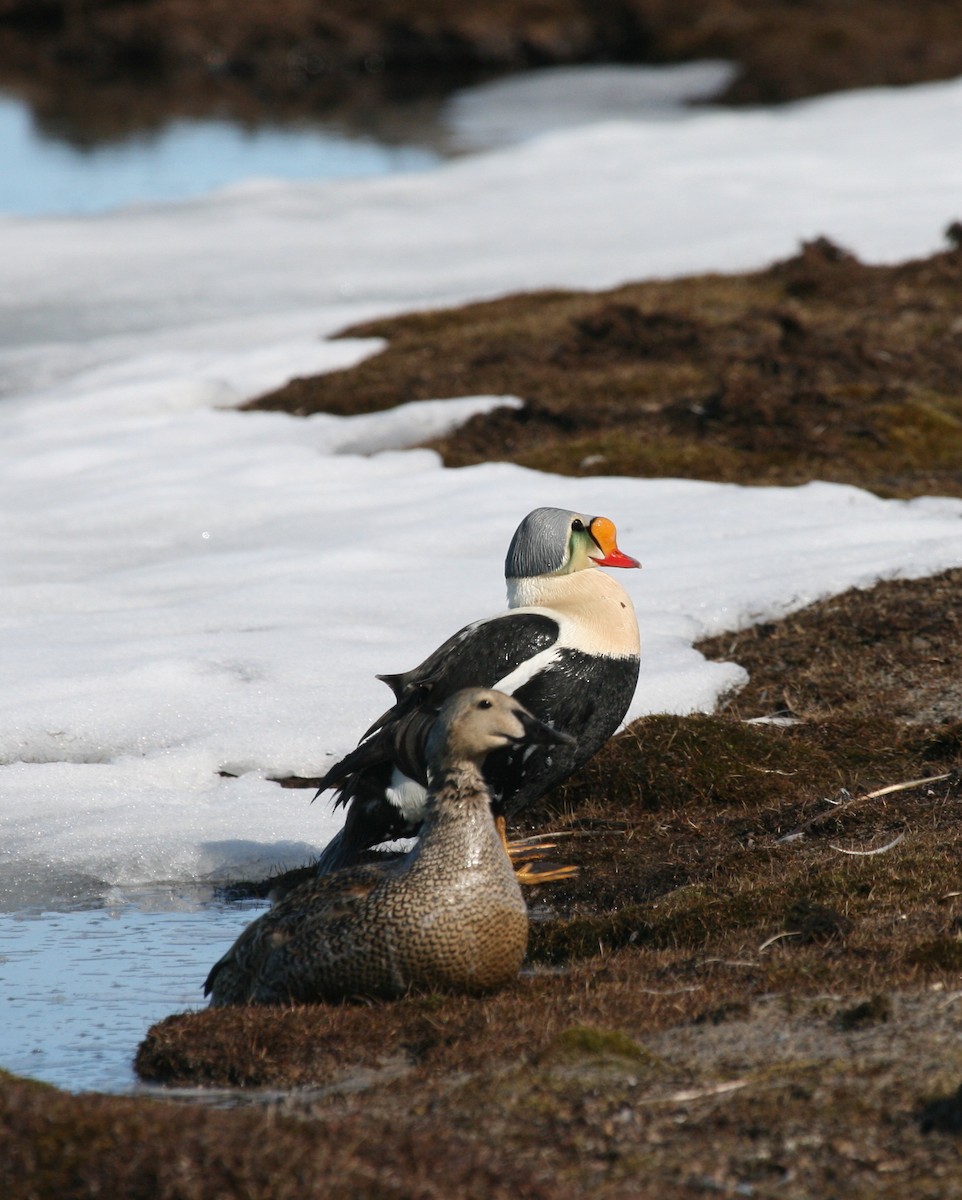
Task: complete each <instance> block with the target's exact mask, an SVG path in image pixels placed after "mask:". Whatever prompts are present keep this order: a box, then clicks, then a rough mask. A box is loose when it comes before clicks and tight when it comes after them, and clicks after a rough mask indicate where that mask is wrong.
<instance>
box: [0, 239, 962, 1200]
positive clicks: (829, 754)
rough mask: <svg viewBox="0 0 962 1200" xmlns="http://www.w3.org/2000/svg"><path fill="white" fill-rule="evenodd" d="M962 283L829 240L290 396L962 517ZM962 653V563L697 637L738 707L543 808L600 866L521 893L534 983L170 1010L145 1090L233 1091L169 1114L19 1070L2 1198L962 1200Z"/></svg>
mask: <svg viewBox="0 0 962 1200" xmlns="http://www.w3.org/2000/svg"><path fill="white" fill-rule="evenodd" d="M960 285H962V253H960V251H959V249H958V248H957V247H954V246H953V248H951V249H949V250H947V251H946V252H944V253H942V254H938V255H934V256H933V257H931V258H930V259H927V260H924V261H922V262H916V263H907V264H903V265H901V266H898V267H887V268H880V267H867V266H865V265H863V264H860V263H858V262H857V261H856V260H855V259H853V258H852V257H851V256H850V255H847V254H845V252H844V251H842V250H840V249H839V248H838V247H833V246H831V245H830V244H828V243H825V242H817V243H813V244H812V245H810V246H807V247H805V248H804V249H803V250H802V251H801V252H800V253H799V254H798V255H797V256H796V257H795V258H793V259H792V260H791V261H790V262H787V263H781V264H778V265H776V266H774V267H772V268H771V269H770V270H768V271H764V272H759V273H756V274H753V275H745V276H732V277H722V276H708V277H701V278H697V279H687V280H678V281H674V282H655V283H644V284H635V285H631V286H630V287H626V288H621V289H618V291H617V292H613V293H604V294H601V293H590V294H589V293H563V294H561V293H552V294H548V295H545V294H541V295H534V296H516V297H508V298H506V299H504V300H500V301H496V302H493V303H491V304H484V305H472V306H468V307H467V308H465V309H460V310H455V311H451V312H442V313H431V314H416V315H412V316H409V317H403V318H396V319H392V320H390V321H383V322H374V323H371V324H370V325H368V326H366V327H365V331H366V332H377V333H378V334H379V335H381V336H384V337H386V338H388V341H389V344H388V348H387V349H386V350H385V351H384V352H383V353H382V354H381V355H379V356H378V357H377V358H375V359H372V360H369V361H368V362H367V363H362V364H360V365H359V366H357V367H355V368H353V369H352V370H351V371H349V372H341V373H338V374H335V375H331V376H325V377H323V378H321V379H316V380H303V381H299V382H297V383H296V384H294V385H291V387H290V388H288V389H285V390H283V391H282V392H281V393H276V394H275V395H274V396H272V397H270V398H268V399H267V400H266V401H264V402H263V403H265V404H267V405H270V406H273V407H281V406H287V407H289V408H290V409H291V410H292V411H314V410H316V409H319V408H325V407H326V408H327V409H328V410H329V411H334V412H350V411H368V410H370V409H372V408H382V407H386V406H388V405H390V404H393V403H398V402H400V401H402V400H407V399H411V398H413V397H414V395H415V394H420V395H432V396H438V395H457V394H459V393H465V392H474V391H489V390H491V391H511V392H515V393H517V394H519V395H522V396H524V397H525V398H526V399H527V400H528V401H529V407H528V410H527V411H528V416H527V418H524V417H519V416H518V415H517V414H515V413H506V414H494V415H492V416H490V417H487V418H477V419H475V420H474V421H473V422H471V423H470V424H469V426H468V427H466V428H465V429H464V430H462V431H459V433H457V434H455V435H452V436H451V437H450V438H448V439H446V440H445V441H444V442H442V443H440V444H439V449H440V450H441V451H442V453H443V454H444V455H445V457H446V459H447V460H448V461H449V462H452V463H459V462H472V461H478V460H479V459H480V458H482V457H485V456H488V457H494V458H505V459H512V460H514V461H520V462H528V463H531V464H533V465H542V466H545V467H550V469H552V470H563V471H564V470H566V471H568V472H569V473H573V474H579V473H586V472H590V471H592V470H595V469H598V468H603V469H604V470H605V471H606V473H607V472H613V471H617V472H622V471H623V472H625V473H628V474H672V473H679V470H680V468H681V467H684V466H685V465H686V464H687V467H688V469H687V470H685V471H683V472H682V473H686V474H692V475H699V476H702V477H707V478H723V479H733V480H738V481H740V482H748V483H752V482H761V481H764V482H801V481H803V480H804V479H808V478H812V477H816V476H817V477H823V478H825V477H827V478H833V479H838V480H842V481H844V482H848V483H852V484H858V485H860V486H865V487H870V488H874V489H875V490H876V491H878V492H880V493H881V494H885V495H913V494H917V493H919V492H940V493H943V494H952V495H956V496H958V495H962V467H960V463H962V399H960V397H962V386H960V385H962V358H960V352H962V326H960V324H959V317H958V313H959V312H962V307H960V304H959V301H960V296H959V289H960ZM596 454H600V455H603V456H604V463H603V464H600V463H598V462H596V461H592V456H593V455H596ZM960 642H962V569H960V570H953V571H947V572H944V573H943V574H941V575H938V576H936V577H934V578H931V579H923V580H914V581H906V580H890V581H885V582H882V583H879V584H878V585H876V586H875V587H872V588H869V589H865V590H856V591H851V592H848V593H845V594H844V595H842V596H836V597H833V598H830V599H827V600H824V601H821V602H819V603H817V604H814V605H812V606H811V607H809V608H807V609H804V610H802V611H800V612H798V613H795V614H794V615H792V616H790V617H787V618H785V619H784V620H782V621H778V622H769V623H766V624H764V625H759V626H757V627H755V628H752V629H748V630H745V631H742V632H739V633H736V634H729V635H725V636H723V637H719V638H715V639H712V640H711V641H707V642H705V643H703V644H702V645H701V646H700V647H699V649H700V650H701V652H702V653H704V654H705V655H706V656H708V657H710V658H714V659H727V660H735V661H737V662H739V663H741V664H742V665H743V666H745V667H746V669H747V670H748V673H749V676H750V678H749V682H748V683H747V684H746V685H745V687H744V688H743V689H741V690H740V691H739V692H738V693H737V694H732V695H730V696H728V697H726V698H725V699H724V701H723V703H722V704H721V705H720V707H719V711H718V712H716V713H715V714H713V715H709V716H692V717H687V718H682V717H669V716H653V717H649V718H646V719H644V720H641V721H638V722H635V723H634V724H633V725H632V726H631V727H630V728H629V729H628V730H626V731H625V732H624V733H623V734H621V735H620V736H619V737H617V738H615V739H613V740H612V741H611V742H610V743H609V744H608V745H607V746H606V747H605V748H604V749H603V751H602V752H601V753H600V754H599V755H598V756H597V757H596V758H595V759H594V760H593V761H592V762H591V763H589V764H587V766H586V767H585V768H583V769H582V771H580V772H579V773H578V775H577V776H575V777H573V778H572V779H571V780H569V781H568V782H567V783H566V784H565V785H564V786H563V787H561V788H559V789H557V790H556V791H555V792H554V793H552V794H550V795H548V796H546V797H544V798H543V799H542V800H541V801H540V802H539V803H538V804H537V805H536V806H534V807H532V808H530V809H528V810H527V811H526V812H525V813H524V820H523V822H522V823H521V825H519V827H518V829H517V830H516V831H515V832H517V833H519V834H520V833H524V832H528V831H535V830H538V831H543V830H546V829H551V830H556V831H558V833H559V835H560V836H559V840H558V850H557V852H556V853H557V854H558V856H559V857H560V858H562V859H563V860H564V861H568V862H574V863H577V864H578V865H579V866H580V868H581V870H580V874H579V875H578V876H577V877H576V878H574V879H572V880H569V881H566V882H564V883H558V884H553V885H543V886H541V887H537V888H532V889H530V890H529V891H528V899H529V904H530V908H531V912H532V939H531V950H530V954H529V959H528V963H527V965H526V968H525V970H524V972H523V974H522V977H521V978H520V979H519V980H518V981H517V983H516V984H514V985H513V986H512V987H509V988H507V989H505V990H504V991H502V992H500V993H498V994H496V995H492V996H488V997H482V998H464V997H456V996H442V995H427V996H412V997H410V998H408V999H406V1000H403V1001H400V1002H396V1003H389V1004H372V1005H361V1004H349V1005H341V1006H316V1007H302V1008H294V1009H290V1010H277V1011H272V1010H266V1011H263V1010H262V1011H258V1010H245V1009H240V1010H236V1011H230V1010H217V1011H203V1012H197V1013H188V1014H174V1015H172V1016H170V1017H169V1018H167V1019H166V1020H165V1021H162V1022H160V1023H159V1024H157V1025H156V1026H154V1027H153V1028H152V1029H151V1030H150V1032H149V1034H148V1036H147V1038H146V1039H145V1041H144V1042H143V1044H142V1045H141V1046H140V1048H139V1050H138V1052H137V1058H136V1067H137V1071H138V1072H139V1074H140V1075H141V1077H142V1078H143V1079H145V1080H148V1081H152V1082H155V1083H158V1084H165V1085H168V1086H171V1085H176V1086H179V1087H182V1088H188V1089H192V1088H202V1089H204V1090H203V1091H201V1092H192V1091H188V1092H187V1093H186V1095H185V1096H182V1097H181V1098H180V1100H179V1102H178V1103H176V1104H175V1103H172V1102H170V1101H168V1102H161V1101H160V1100H159V1099H143V1098H140V1099H137V1098H110V1097H81V1098H75V1097H70V1096H66V1095H63V1094H61V1093H58V1092H56V1091H54V1090H52V1089H48V1088H43V1087H41V1086H39V1085H35V1084H31V1083H27V1082H25V1081H20V1080H13V1079H7V1080H3V1081H0V1191H2V1192H3V1194H9V1195H16V1196H24V1197H28V1196H29V1197H48V1196H50V1197H52V1196H57V1197H58V1198H62V1197H73V1196H77V1197H81V1196H82V1197H89V1196H93V1195H123V1196H125V1197H131V1198H135V1197H141V1196H143V1197H145V1198H146V1197H151V1198H153V1197H177V1198H180V1197H185V1198H186V1197H195V1196H196V1197H199V1196H211V1195H223V1196H235V1195H244V1196H247V1197H265V1198H266V1197H271V1198H275V1200H276V1198H278V1197H281V1198H283V1197H286V1196H292V1197H293V1196H297V1197H302V1196H305V1195H313V1194H320V1193H322V1192H323V1194H325V1195H331V1196H352V1197H353V1196H377V1197H381V1196H384V1197H387V1196H397V1197H402V1196H403V1197H435V1196H437V1197H441V1196H444V1197H448V1196H452V1195H464V1196H467V1197H474V1196H477V1197H498V1196H509V1195H510V1196H521V1197H527V1196H531V1197H552V1198H553V1197H571V1196H583V1195H584V1196H587V1195H591V1196H600V1197H651V1198H652V1200H656V1198H657V1200H662V1198H668V1200H671V1198H673V1197H683V1196H684V1197H691V1196H699V1195H721V1196H759V1197H789V1198H792V1200H802V1198H808V1197H825V1196H841V1195H844V1196H846V1197H882V1198H886V1197H891V1198H893V1200H894V1198H895V1197H899V1198H901V1197H904V1196H909V1195H911V1196H913V1197H931V1198H932V1200H935V1198H936V1197H937V1198H939V1200H942V1198H944V1197H952V1196H959V1195H962V1166H960V1160H959V1136H960V1133H962V1039H960V1033H962V867H960V860H959V845H960V836H962V682H960V679H962V676H960V673H959V670H958V660H959V647H960ZM289 782H293V783H296V782H297V781H289ZM184 1104H186V1105H187V1106H188V1107H187V1108H186V1110H185V1109H184V1108H183V1107H182V1105H184ZM231 1105H233V1106H234V1107H233V1108H231V1109H230V1111H225V1109H226V1108H227V1107H228V1106H231Z"/></svg>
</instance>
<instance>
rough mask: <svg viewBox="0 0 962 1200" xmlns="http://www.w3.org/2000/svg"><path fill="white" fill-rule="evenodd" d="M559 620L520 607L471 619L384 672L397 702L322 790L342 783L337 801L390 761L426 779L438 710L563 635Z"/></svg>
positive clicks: (327, 777)
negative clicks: (406, 664) (414, 662)
mask: <svg viewBox="0 0 962 1200" xmlns="http://www.w3.org/2000/svg"><path fill="white" fill-rule="evenodd" d="M558 635H559V628H558V622H557V621H556V620H555V619H554V618H553V617H550V616H547V615H546V614H544V613H533V612H526V611H524V610H523V609H518V610H515V611H514V612H506V613H503V614H501V615H499V616H497V617H491V618H489V619H487V620H483V621H475V622H474V623H473V624H471V625H466V626H465V627H464V628H463V629H460V630H459V631H458V632H457V633H455V634H454V635H453V636H452V637H450V638H448V640H447V641H446V642H444V644H443V645H441V646H439V647H438V648H437V650H435V651H434V653H433V654H431V655H429V656H428V657H427V658H426V659H425V660H424V662H422V663H421V664H420V665H419V666H417V667H414V668H413V670H410V671H405V672H402V673H401V674H399V675H380V676H378V678H379V679H383V680H384V681H385V683H387V684H388V686H389V687H390V688H391V689H392V691H393V692H394V695H395V697H396V703H395V704H394V705H393V706H392V707H391V708H389V709H388V710H387V712H385V713H383V714H382V715H381V716H380V717H378V719H377V720H376V721H375V722H374V724H373V725H372V726H371V727H370V729H368V731H367V732H366V733H365V734H364V736H363V738H362V739H361V742H360V744H359V745H358V746H357V747H356V749H354V750H352V751H351V752H350V754H348V755H346V756H345V757H344V758H343V759H341V760H340V762H337V763H335V764H334V766H332V767H331V768H330V770H329V771H328V772H327V774H326V775H325V776H324V778H323V779H322V780H321V781H320V784H319V785H318V795H319V794H320V793H321V792H323V791H326V790H327V789H328V788H338V789H340V795H339V796H338V799H337V803H338V804H346V803H348V801H349V800H350V799H351V798H352V796H353V795H354V794H355V793H356V791H357V786H356V785H357V781H358V779H359V777H360V776H362V775H363V774H364V773H365V772H369V771H378V769H379V768H384V767H385V765H386V764H388V763H390V764H391V766H392V769H393V767H394V766H397V767H398V768H399V769H400V770H401V771H402V772H403V773H404V774H405V775H407V776H408V777H409V778H411V779H416V780H418V782H420V783H426V778H425V773H424V748H425V745H426V743H427V739H428V735H429V734H430V732H431V726H432V725H433V723H434V718H435V717H436V716H437V712H438V709H439V708H440V706H441V705H442V704H443V703H444V701H445V700H447V699H448V697H449V696H453V695H454V693H455V692H457V691H460V690H461V688H465V687H492V686H494V684H496V683H497V682H498V681H499V680H501V679H503V678H504V677H505V676H506V675H509V674H510V673H511V672H512V671H513V670H515V669H516V668H517V667H520V666H521V665H522V664H523V663H525V662H527V661H528V659H530V658H532V657H533V656H534V655H535V654H539V653H541V652H542V651H544V650H549V649H550V648H551V647H552V646H553V645H554V644H555V643H556V642H557V640H558Z"/></svg>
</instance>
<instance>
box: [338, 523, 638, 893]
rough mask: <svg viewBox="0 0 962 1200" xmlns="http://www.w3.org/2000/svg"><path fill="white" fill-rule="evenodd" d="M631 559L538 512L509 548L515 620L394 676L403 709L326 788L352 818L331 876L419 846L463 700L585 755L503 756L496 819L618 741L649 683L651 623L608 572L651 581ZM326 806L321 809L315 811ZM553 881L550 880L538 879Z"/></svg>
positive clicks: (608, 540) (491, 775)
mask: <svg viewBox="0 0 962 1200" xmlns="http://www.w3.org/2000/svg"><path fill="white" fill-rule="evenodd" d="M639 565H640V564H639V563H638V561H637V560H636V559H634V558H629V557H628V555H626V554H623V553H622V552H621V551H620V550H619V549H618V544H617V535H616V531H615V526H614V525H613V524H612V522H611V521H609V520H608V519H607V518H606V517H589V516H584V515H582V514H581V513H574V512H567V511H566V510H564V509H560V508H537V509H535V510H534V512H532V513H529V514H528V516H526V517H525V519H524V520H523V521H522V522H521V524H520V525H519V526H518V528H517V530H516V531H515V534H514V537H513V538H512V539H511V544H510V546H509V547H508V554H507V558H506V559H505V577H506V582H507V586H508V610H507V611H506V612H503V613H500V614H499V615H498V616H495V617H491V618H488V619H486V620H481V621H475V622H474V623H473V624H471V625H466V626H465V627H464V628H463V629H461V630H460V631H459V632H458V633H456V634H454V635H453V637H450V638H449V639H448V640H447V641H446V642H445V643H444V644H443V645H442V646H440V647H439V648H438V649H437V650H435V652H434V653H433V654H432V655H430V657H428V658H426V659H425V660H424V662H423V663H421V665H420V666H418V667H415V668H414V669H413V670H411V671H407V672H404V673H403V674H399V675H380V676H378V678H379V679H383V680H384V682H385V683H387V684H388V685H389V686H390V688H391V689H392V690H393V692H394V695H395V697H396V703H395V704H394V706H393V707H392V708H390V709H389V710H388V711H387V712H386V713H384V715H383V716H381V717H380V718H379V719H378V720H377V721H376V722H375V723H374V724H373V725H372V726H371V728H370V729H369V730H368V731H367V733H366V734H365V735H364V737H363V738H362V740H361V742H360V744H359V745H358V747H357V748H356V749H355V750H353V751H352V752H351V753H350V754H348V755H347V756H346V757H345V758H344V759H342V760H341V761H340V762H338V763H336V764H335V765H334V766H333V767H331V768H330V770H329V771H328V772H327V774H326V775H325V776H324V778H323V779H321V780H320V781H319V782H320V786H319V788H318V792H317V795H320V794H321V792H323V791H325V790H326V789H328V788H336V789H337V792H338V795H337V799H336V804H343V805H346V806H347V816H346V818H345V822H344V827H343V829H342V830H341V831H340V832H339V833H338V834H337V835H336V836H335V837H334V838H333V839H332V841H331V842H330V843H329V844H328V846H327V847H326V849H325V850H324V852H323V853H322V855H321V857H320V859H319V861H318V864H317V870H318V873H319V874H324V873H326V872H327V871H332V870H336V869H338V868H340V867H343V866H347V865H349V864H351V863H353V862H355V861H357V858H358V856H359V855H360V854H361V853H362V852H363V851H364V850H366V849H368V848H369V847H371V846H375V845H377V844H378V843H379V842H384V841H390V840H391V839H394V838H399V837H408V836H411V835H413V834H415V833H416V832H417V830H418V827H419V825H420V823H421V818H422V815H423V811H424V785H425V783H426V773H425V759H424V746H425V743H426V739H427V736H428V734H429V732H430V727H431V724H432V722H433V721H434V719H435V716H436V715H437V712H438V708H439V707H440V705H441V704H442V703H443V702H444V701H445V700H446V699H447V698H448V697H449V696H450V695H452V694H453V693H454V692H456V691H457V690H458V689H459V688H463V687H493V688H497V689H498V690H500V691H502V692H507V693H508V694H510V695H513V696H516V697H517V698H518V699H519V700H520V701H521V703H522V704H524V705H525V706H526V707H527V708H529V709H530V710H531V712H532V713H534V715H535V716H536V717H537V718H538V719H539V720H541V721H545V722H547V723H548V724H549V725H552V726H553V727H555V728H557V729H563V730H565V731H566V732H567V733H569V734H571V735H572V737H574V739H575V741H576V743H577V744H572V745H568V746H564V747H560V748H559V747H558V746H550V747H535V748H526V749H523V750H522V749H519V748H518V747H517V746H514V745H508V746H505V747H504V748H503V749H500V750H498V751H496V752H495V753H493V754H491V755H490V756H489V757H488V759H487V761H486V763H485V766H484V777H485V779H486V780H487V783H488V786H489V787H490V789H491V792H492V795H493V799H494V811H495V815H496V816H498V817H500V818H502V822H501V824H502V832H503V819H504V818H506V817H510V816H512V815H513V814H514V813H515V812H517V811H518V810H519V809H521V808H522V807H523V806H524V805H525V804H527V803H529V802H530V801H531V800H534V799H536V798H537V797H538V796H541V795H542V794H543V793H544V792H546V791H547V790H548V789H549V788H552V787H554V786H555V785H556V784H558V783H560V782H561V781H562V780H563V779H565V778H567V776H568V775H570V774H571V772H572V771H574V770H575V768H576V767H579V766H580V765H581V764H582V763H583V762H585V761H586V760H587V759H589V758H590V757H591V756H592V755H593V754H594V753H595V752H596V751H597V750H598V749H599V748H600V747H601V746H602V745H603V744H604V742H606V741H607V739H608V738H609V737H610V736H611V735H612V734H613V733H614V731H615V730H616V729H617V728H618V725H619V724H620V722H621V720H622V718H623V717H624V715H625V713H626V712H627V710H628V705H629V704H630V703H631V699H632V696H633V695H634V692H635V685H636V683H637V680H638V665H639V653H640V647H639V639H638V623H637V621H636V620H635V611H634V608H633V606H632V603H631V600H630V598H629V596H628V594H627V592H625V591H624V589H623V588H622V587H620V586H619V584H617V583H616V582H615V580H614V579H612V578H611V576H609V575H606V574H605V572H604V571H599V570H597V569H596V568H598V567H637V566H639ZM315 799H316V797H315ZM537 878H539V879H544V878H546V876H545V875H543V874H542V875H539V876H537Z"/></svg>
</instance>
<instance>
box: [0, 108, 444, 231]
mask: <svg viewBox="0 0 962 1200" xmlns="http://www.w3.org/2000/svg"><path fill="white" fill-rule="evenodd" d="M439 161H440V155H439V154H438V153H436V152H435V151H433V150H431V149H428V148H426V147H422V146H391V145H383V144H380V143H378V142H377V141H375V140H374V139H371V138H362V137H347V136H345V135H343V134H340V133H337V132H335V131H333V130H325V129H324V128H322V127H313V126H312V127H308V126H303V127H301V126H293V127H292V126H285V127H281V126H264V127H260V128H257V129H245V128H243V127H241V126H239V125H237V124H236V122H233V121H228V120H214V119H205V120H185V119H179V120H175V121H172V122H171V123H170V124H169V125H166V126H165V127H164V128H163V129H162V130H160V131H159V132H156V133H150V134H141V135H139V136H137V137H132V138H129V139H126V140H124V141H123V142H113V143H109V144H102V145H97V146H93V147H83V148H81V147H76V146H71V145H68V144H66V143H65V142H61V141H57V140H54V139H52V138H49V137H45V136H44V135H43V134H41V133H40V132H38V130H37V129H36V127H35V125H34V122H33V119H32V117H31V114H30V110H29V108H28V107H27V106H26V105H25V104H23V103H22V102H20V101H19V100H15V99H13V98H11V97H5V96H0V163H2V164H3V167H2V170H0V213H5V214H9V215H17V216H52V215H59V214H67V213H70V214H85V213H99V212H108V211H110V210H112V209H116V208H121V207H123V206H125V205H129V204H141V203H154V202H161V203H163V202H167V201H171V200H187V199H190V198H191V197H194V196H201V195H204V194H206V193H207V192H211V191H213V190H215V189H216V188H220V187H224V186H226V185H228V184H231V183H236V182H238V181H240V180H245V179H251V178H257V177H266V178H272V179H290V180H307V179H316V180H321V179H352V178H361V177H364V176H372V175H386V174H393V173H396V172H403V171H419V170H425V169H427V168H430V167H432V166H435V165H436V164H437V163H438V162H439Z"/></svg>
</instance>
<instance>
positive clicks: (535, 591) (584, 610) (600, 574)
mask: <svg viewBox="0 0 962 1200" xmlns="http://www.w3.org/2000/svg"><path fill="white" fill-rule="evenodd" d="M507 583H508V608H535V609H546V610H548V611H550V612H552V613H554V614H555V615H557V616H560V617H561V618H562V620H563V621H569V622H572V623H573V624H574V625H575V626H576V627H577V644H578V646H579V647H580V648H581V649H583V650H586V651H588V652H589V653H591V652H595V653H599V654H606V655H608V656H613V657H615V658H619V657H628V656H634V655H637V654H638V653H639V649H640V642H639V636H638V622H637V620H636V618H635V609H634V606H633V604H632V603H631V597H630V596H629V595H628V593H627V592H626V591H625V589H624V588H623V587H622V586H621V584H619V583H617V582H616V581H615V580H614V579H612V577H611V576H610V575H608V574H606V573H605V572H604V571H601V570H599V569H598V568H597V567H589V568H588V569H587V570H585V571H574V572H573V573H572V574H570V575H538V576H535V577H534V578H530V579H509V580H508V581H507Z"/></svg>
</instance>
